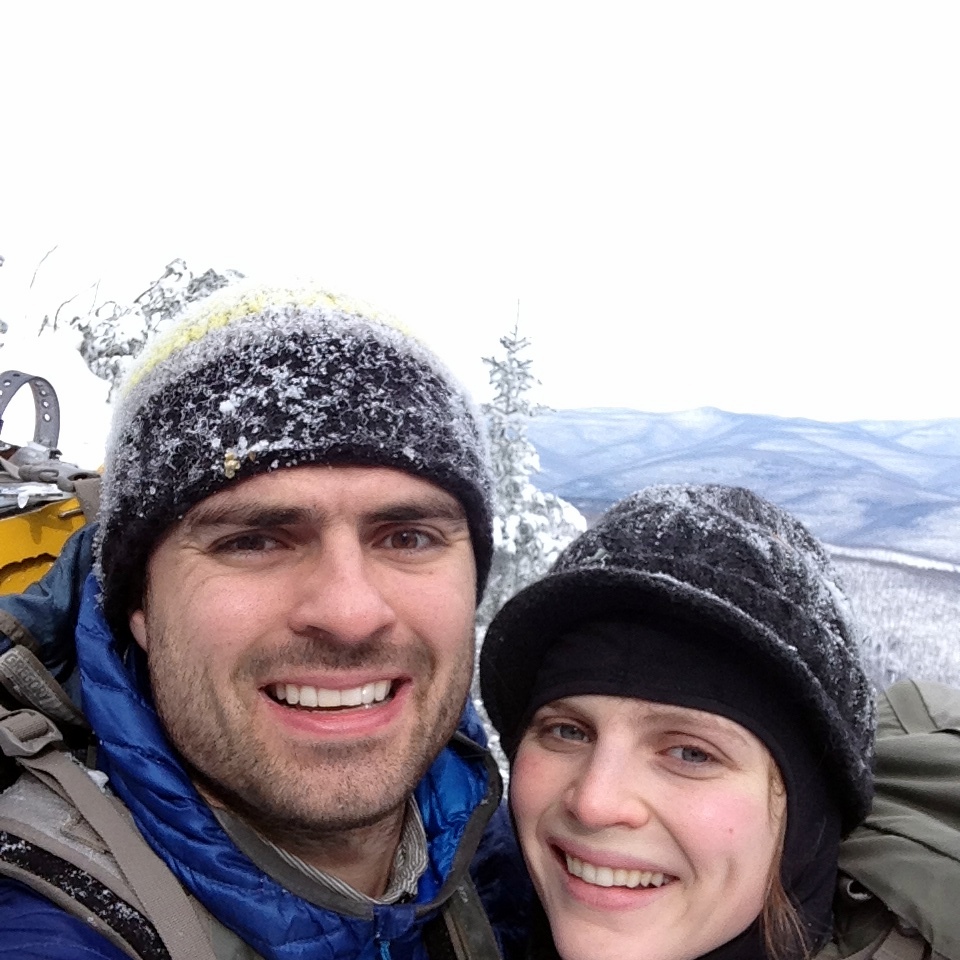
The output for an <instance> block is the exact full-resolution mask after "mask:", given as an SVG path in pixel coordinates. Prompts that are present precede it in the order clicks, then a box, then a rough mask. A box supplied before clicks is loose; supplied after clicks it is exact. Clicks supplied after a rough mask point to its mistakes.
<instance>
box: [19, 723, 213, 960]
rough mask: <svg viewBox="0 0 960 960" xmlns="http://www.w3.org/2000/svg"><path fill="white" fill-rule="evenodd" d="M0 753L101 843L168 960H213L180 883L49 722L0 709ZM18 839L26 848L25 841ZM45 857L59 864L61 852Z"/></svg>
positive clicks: (209, 946) (208, 943)
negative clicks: (64, 806)
mask: <svg viewBox="0 0 960 960" xmlns="http://www.w3.org/2000/svg"><path fill="white" fill-rule="evenodd" d="M0 749H2V751H3V752H4V753H5V754H6V755H7V756H12V757H15V758H16V760H17V763H18V764H19V765H20V766H21V767H23V768H24V769H25V770H27V771H29V772H30V773H31V774H33V776H35V777H36V778H37V780H39V781H40V782H41V783H42V784H44V785H45V786H46V787H48V788H49V789H50V790H52V791H53V792H54V793H55V794H57V795H58V796H59V797H61V798H63V799H64V800H66V801H67V802H68V803H70V804H71V805H72V806H73V807H74V808H75V809H76V811H77V812H78V813H79V814H80V816H81V817H82V818H83V820H84V821H86V824H87V825H88V826H89V827H90V829H91V830H92V831H93V833H94V834H95V835H96V836H97V837H99V838H100V840H101V841H102V844H103V847H104V849H105V850H107V851H109V853H110V855H111V857H112V858H113V860H114V861H115V862H116V866H117V869H118V871H119V874H120V876H121V878H122V879H123V881H124V884H125V887H127V888H129V891H131V892H132V894H133V897H134V898H135V902H137V903H139V904H140V905H142V907H143V912H144V913H145V914H146V915H147V916H148V917H149V918H150V923H151V924H152V925H153V927H154V928H155V929H156V931H157V933H158V935H159V937H160V939H161V941H162V943H163V944H164V946H165V948H166V951H167V953H168V955H169V958H170V960H213V958H214V952H213V948H212V946H211V944H210V940H209V937H208V936H207V933H206V931H205V930H204V929H203V926H202V924H201V921H200V918H199V917H198V916H197V912H196V910H195V909H194V907H193V905H192V903H191V902H190V900H189V898H188V897H187V894H186V892H185V891H184V889H183V887H181V886H180V883H179V881H178V880H177V879H176V877H174V875H173V874H172V873H171V872H170V870H169V869H168V868H167V866H166V864H164V863H163V861H162V860H161V859H160V858H159V857H158V856H157V855H156V854H155V853H154V852H153V850H152V849H151V848H150V847H149V846H148V844H147V843H146V841H145V840H144V839H143V837H142V836H141V835H140V833H139V832H138V831H137V829H136V827H135V826H134V825H133V823H132V822H131V821H130V819H129V816H128V815H126V813H125V811H123V809H122V807H120V805H119V803H118V802H117V801H115V800H114V799H113V798H112V797H111V796H109V795H108V794H106V793H105V792H104V791H103V790H102V789H101V788H100V787H99V786H98V785H97V783H96V782H95V781H94V780H93V778H92V777H91V776H90V773H89V772H88V771H87V770H86V769H85V768H84V767H83V766H81V765H80V764H79V763H78V762H77V761H75V760H74V759H73V758H72V757H71V756H70V755H69V754H68V753H67V752H66V751H65V750H63V749H62V737H61V735H60V731H59V730H58V729H57V727H56V725H55V724H54V723H53V721H52V720H50V718H49V717H46V716H44V715H43V714H40V713H38V712H37V711H35V710H13V711H11V710H8V709H6V708H4V707H2V706H0ZM20 839H23V840H24V841H25V842H26V838H20ZM34 839H37V838H36V837H34ZM15 845H16V841H14V846H15ZM50 852H52V853H53V854H54V855H59V856H61V859H64V858H63V857H62V853H63V851H62V850H54V851H50ZM76 865H77V864H74V866H76ZM86 872H88V873H89V872H90V871H89V870H87V871H86ZM131 899H133V898H131Z"/></svg>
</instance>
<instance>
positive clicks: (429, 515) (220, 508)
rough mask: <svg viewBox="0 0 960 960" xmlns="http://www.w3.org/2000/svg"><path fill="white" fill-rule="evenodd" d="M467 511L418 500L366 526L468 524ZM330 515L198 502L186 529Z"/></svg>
mask: <svg viewBox="0 0 960 960" xmlns="http://www.w3.org/2000/svg"><path fill="white" fill-rule="evenodd" d="M466 519H467V515H466V511H465V510H464V509H463V507H462V506H461V505H460V503H459V502H458V501H457V500H454V499H453V498H452V497H445V496H436V497H433V496H424V497H417V498H416V499H415V500H406V501H400V502H397V503H388V504H385V505H384V506H383V507H379V508H377V509H376V510H372V511H370V512H369V513H366V514H364V515H363V517H362V520H363V522H364V523H367V524H371V523H413V522H415V521H418V520H447V521H451V522H453V523H465V522H466ZM325 520H326V514H324V513H323V512H321V511H319V510H315V509H312V508H310V507H298V506H279V505H273V504H263V503H256V502H254V503H216V502H204V501H201V502H200V503H198V504H197V505H196V506H195V507H194V508H193V509H192V510H191V511H190V512H189V513H188V514H187V516H186V517H185V519H184V526H185V527H186V528H187V529H189V530H192V529H197V528H201V527H221V526H222V527H227V526H231V527H251V528H260V529H270V528H274V527H294V526H299V525H304V524H320V525H322V524H323V523H324V522H325Z"/></svg>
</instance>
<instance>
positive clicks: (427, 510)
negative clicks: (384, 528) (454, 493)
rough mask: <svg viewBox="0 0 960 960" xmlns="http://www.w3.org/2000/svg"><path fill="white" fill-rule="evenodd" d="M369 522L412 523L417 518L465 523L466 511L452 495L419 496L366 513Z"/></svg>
mask: <svg viewBox="0 0 960 960" xmlns="http://www.w3.org/2000/svg"><path fill="white" fill-rule="evenodd" d="M364 519H365V520H366V521H367V522H368V523H411V522H414V521H417V520H450V521H452V522H454V523H465V522H466V520H467V514H466V511H465V510H464V509H463V507H462V506H461V505H460V503H459V502H458V501H456V500H454V499H453V498H452V497H429V496H427V497H418V498H417V499H416V500H411V501H408V502H405V503H395V504H388V505H386V506H384V507H381V508H379V509H377V510H373V511H371V512H370V513H368V514H366V515H365V517H364Z"/></svg>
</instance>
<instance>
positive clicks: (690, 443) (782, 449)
mask: <svg viewBox="0 0 960 960" xmlns="http://www.w3.org/2000/svg"><path fill="white" fill-rule="evenodd" d="M529 434H530V439H531V440H532V441H533V443H534V444H535V446H536V447H537V450H538V452H539V454H540V462H541V467H542V473H540V474H539V475H538V476H537V477H536V478H535V480H536V482H537V484H538V485H539V486H540V487H541V489H543V490H547V491H550V492H553V493H556V494H558V495H559V496H561V497H563V498H564V499H566V500H569V501H570V502H571V503H573V504H574V505H576V506H577V507H578V508H579V509H580V510H581V512H583V513H584V514H585V515H586V516H587V518H588V519H593V518H594V517H595V516H596V515H597V514H598V513H599V512H600V511H602V510H603V509H604V508H605V507H607V506H608V505H609V504H611V503H613V502H614V501H615V500H618V499H619V498H620V497H623V496H625V495H626V494H628V493H631V492H632V491H634V490H637V489H639V488H640V487H644V486H647V485H649V484H653V483H677V482H695V483H728V484H737V485H740V486H745V487H750V488H751V489H753V490H756V491H757V492H758V493H760V494H762V495H763V496H765V497H767V498H769V499H770V500H773V501H774V502H775V503H779V504H780V505H781V506H783V507H786V508H787V509H788V510H790V511H792V512H793V513H795V514H796V515H797V516H798V517H800V518H801V519H802V520H803V521H804V523H806V524H807V525H808V526H809V527H810V529H811V530H812V531H813V532H814V533H815V534H816V535H817V536H818V537H820V538H821V539H823V540H826V541H827V542H829V543H833V544H837V545H840V546H848V547H882V548H887V549H892V550H899V551H902V552H905V553H915V554H917V555H919V556H925V557H931V558H934V559H942V560H949V561H954V562H957V561H960V420H922V421H905V422H896V421H868V420H864V421H856V422H851V423H821V422H818V421H815V420H799V419H796V420H793V419H784V418H780V417H768V416H757V415H751V414H735V413H725V412H724V411H722V410H715V409H712V408H704V409H700V410H691V411H686V412H683V413H640V412H638V411H634V410H619V409H587V410H557V411H550V412H546V413H544V414H542V415H541V416H539V417H537V418H535V419H534V420H532V421H531V422H530V424H529Z"/></svg>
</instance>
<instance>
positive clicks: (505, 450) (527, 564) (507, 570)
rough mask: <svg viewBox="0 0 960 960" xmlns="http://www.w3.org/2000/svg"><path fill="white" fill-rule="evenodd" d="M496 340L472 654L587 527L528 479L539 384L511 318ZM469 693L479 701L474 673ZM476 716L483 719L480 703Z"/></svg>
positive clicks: (536, 461)
mask: <svg viewBox="0 0 960 960" xmlns="http://www.w3.org/2000/svg"><path fill="white" fill-rule="evenodd" d="M500 346H501V347H503V355H502V356H500V357H484V358H483V362H484V363H485V364H486V365H487V367H488V368H489V375H490V384H491V386H492V387H493V391H494V396H493V400H492V401H491V402H490V403H487V404H484V405H483V412H484V414H485V417H486V423H487V430H488V433H489V438H490V454H491V459H492V461H493V471H494V480H495V488H494V518H493V562H492V564H491V567H490V578H489V580H488V581H487V589H486V592H485V593H484V596H483V602H482V603H481V604H480V608H479V610H478V611H477V655H478V656H479V653H480V645H481V643H482V641H483V635H484V633H485V632H486V629H487V627H488V626H489V624H490V621H491V620H492V619H493V617H494V615H495V614H496V613H497V611H498V610H499V609H500V608H501V607H502V606H503V605H504V604H505V603H506V602H507V600H509V599H510V598H511V597H512V596H513V595H514V594H515V593H517V591H518V590H521V589H522V588H523V587H525V586H527V585H528V584H530V583H533V582H534V581H535V580H537V579H538V578H539V577H541V576H543V574H545V573H546V572H547V570H549V569H550V567H551V565H552V564H553V561H554V560H555V559H556V558H557V555H558V554H559V553H560V551H561V550H562V549H563V548H564V547H565V546H566V545H567V544H568V543H569V542H570V541H571V540H572V539H573V538H574V537H575V536H576V535H577V534H578V533H580V532H581V531H583V530H586V528H587V521H586V520H585V519H584V517H583V515H582V514H581V513H580V511H579V510H577V508H576V507H574V506H573V505H572V504H570V503H567V501H566V500H562V499H561V498H560V497H558V496H556V495H554V494H552V493H544V492H543V491H541V490H538V489H537V487H536V486H535V485H534V483H533V481H532V479H531V477H532V476H533V475H534V474H535V473H537V472H539V470H540V458H539V456H538V455H537V450H536V447H534V445H533V444H532V443H531V441H530V439H529V437H528V436H527V423H528V421H529V420H530V418H531V417H534V416H536V415H537V413H539V412H540V409H541V408H540V407H539V406H538V405H537V404H535V403H533V402H532V401H531V399H530V390H531V389H532V388H533V386H534V385H535V384H536V383H537V380H536V378H535V377H534V376H533V374H532V373H531V372H530V368H531V365H532V361H531V360H530V358H529V357H528V356H526V351H527V349H528V348H529V346H530V341H529V340H528V339H527V338H526V337H521V336H520V334H519V331H518V325H517V324H516V323H515V324H514V327H513V330H511V331H510V333H508V334H507V335H506V336H504V337H501V338H500ZM474 677H475V678H476V672H475V673H474ZM473 693H474V697H475V698H476V699H477V700H478V703H479V689H478V688H477V686H476V679H475V680H474V691H473ZM480 714H481V716H482V717H483V719H484V721H486V720H487V718H486V713H485V712H484V710H483V709H482V705H480ZM487 729H488V733H489V735H490V746H491V748H492V749H493V752H494V756H496V757H497V759H498V761H499V763H500V767H501V770H502V771H503V772H504V774H506V761H505V758H504V757H503V754H502V752H501V751H500V745H499V742H498V738H497V736H496V732H495V731H494V730H493V729H492V727H490V725H489V722H487Z"/></svg>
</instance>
